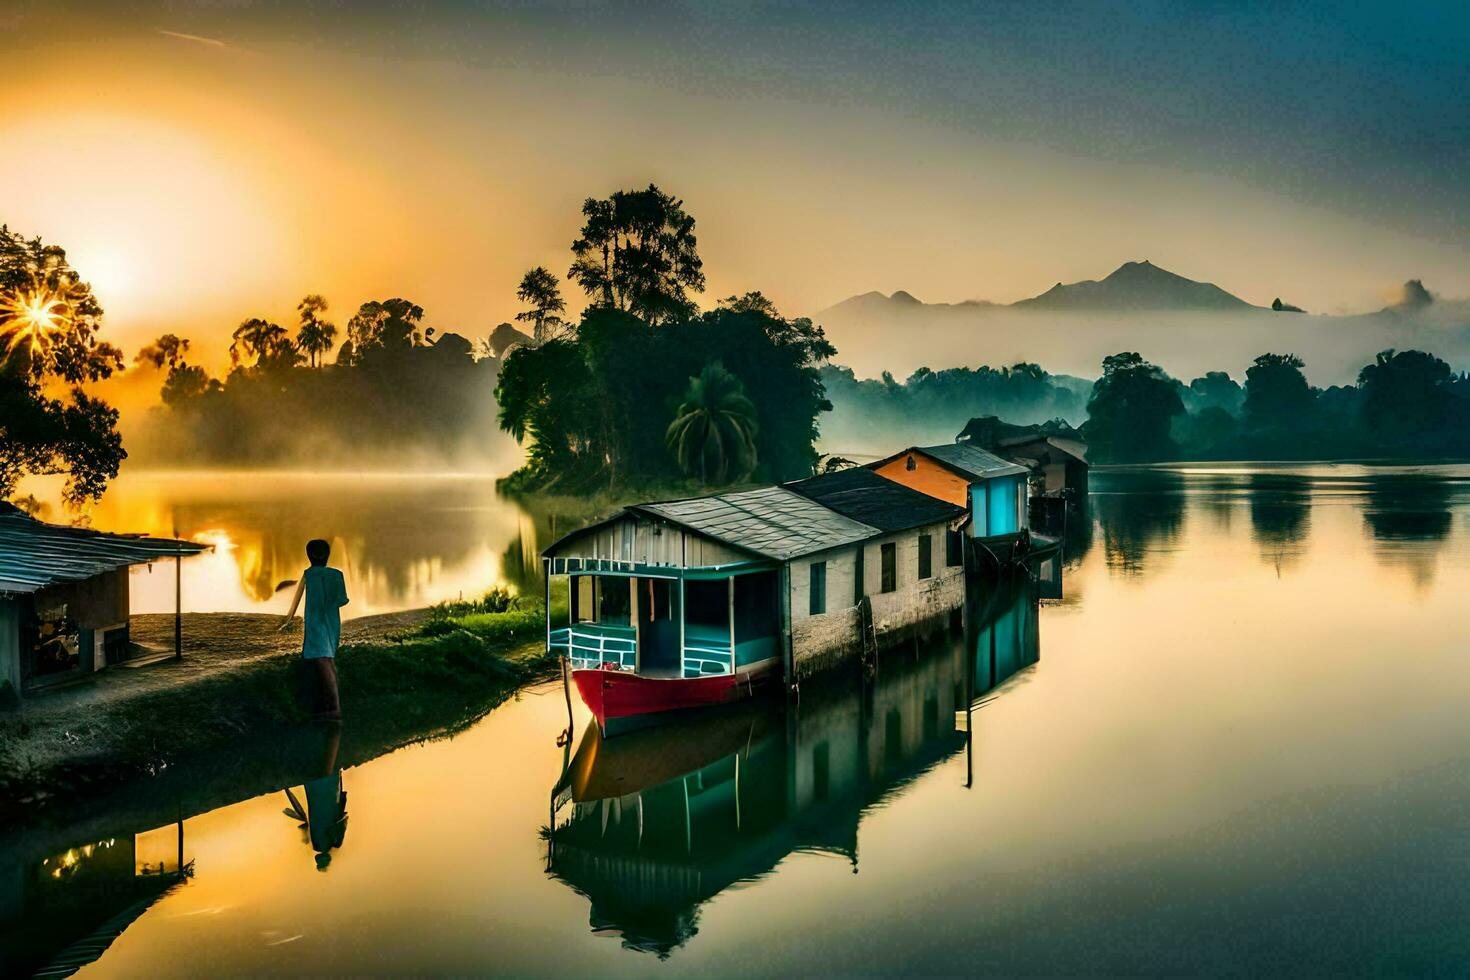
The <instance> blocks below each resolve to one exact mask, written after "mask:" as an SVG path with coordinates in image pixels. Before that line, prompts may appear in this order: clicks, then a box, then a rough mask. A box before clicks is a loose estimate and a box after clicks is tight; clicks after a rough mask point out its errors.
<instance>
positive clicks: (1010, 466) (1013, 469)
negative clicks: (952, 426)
mask: <svg viewBox="0 0 1470 980" xmlns="http://www.w3.org/2000/svg"><path fill="white" fill-rule="evenodd" d="M918 450H919V452H921V453H923V454H924V455H926V456H932V457H934V458H935V459H937V460H939V461H940V462H941V463H943V464H945V465H946V466H948V467H950V468H951V469H955V470H959V471H960V472H962V473H965V474H967V475H969V476H973V477H977V478H979V479H982V480H990V479H994V478H995V477H998V476H1011V475H1013V474H1017V473H1025V472H1026V468H1025V467H1024V466H1017V465H1016V464H1015V463H1012V462H1010V461H1008V460H1004V459H1001V458H1000V457H999V456H997V455H995V454H994V453H988V452H986V451H985V450H983V449H981V448H979V447H978V446H971V445H968V444H966V443H963V442H947V443H944V444H943V445H940V446H919V447H918Z"/></svg>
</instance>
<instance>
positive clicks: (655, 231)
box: [567, 184, 704, 326]
mask: <svg viewBox="0 0 1470 980" xmlns="http://www.w3.org/2000/svg"><path fill="white" fill-rule="evenodd" d="M582 217H583V218H584V219H585V220H584V223H583V226H582V233H581V235H580V236H579V237H578V238H577V239H576V240H575V241H574V242H572V255H573V257H574V258H573V262H572V266H571V269H570V271H569V272H568V273H567V278H569V279H571V280H573V281H575V282H576V283H577V284H578V285H579V286H581V287H582V289H583V290H584V291H585V292H586V293H587V295H588V296H590V297H592V299H593V302H594V304H596V305H600V306H605V307H610V308H615V309H618V310H622V311H624V312H628V313H632V314H634V315H635V316H638V317H641V318H642V319H644V320H646V321H647V322H648V323H649V324H651V325H654V326H657V325H659V324H662V323H667V322H670V321H674V320H685V319H688V318H689V317H691V316H693V315H694V312H695V306H694V303H693V302H692V301H690V299H689V296H688V293H689V291H691V290H692V291H694V292H701V291H703V290H704V263H703V261H702V260H701V259H700V257H699V250H698V242H697V240H696V238H695V236H694V219H693V218H692V217H690V215H689V214H688V213H687V212H686V211H685V210H684V202H683V201H680V200H678V199H677V198H674V197H672V196H670V195H668V194H665V193H664V192H663V191H661V190H659V189H658V187H656V186H655V185H653V184H649V185H648V188H647V189H646V190H641V191H615V192H614V193H613V194H612V196H611V197H609V198H607V199H605V200H598V199H596V198H588V199H587V200H586V201H585V202H584V203H583V205H582Z"/></svg>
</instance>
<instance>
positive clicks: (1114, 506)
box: [1090, 469, 1185, 575]
mask: <svg viewBox="0 0 1470 980" xmlns="http://www.w3.org/2000/svg"><path fill="white" fill-rule="evenodd" d="M1099 477H1100V478H1099V479H1098V480H1096V481H1094V482H1093V485H1092V486H1093V491H1092V494H1091V500H1090V504H1091V510H1092V513H1093V514H1094V515H1095V517H1096V519H1097V523H1098V526H1099V528H1100V530H1101V531H1102V540H1103V554H1104V557H1105V559H1106V561H1107V564H1108V567H1109V568H1112V569H1115V570H1117V571H1120V572H1123V573H1126V574H1130V575H1137V574H1140V573H1142V572H1143V571H1145V570H1146V566H1148V565H1149V564H1150V563H1152V562H1155V561H1158V560H1159V558H1160V557H1161V556H1162V555H1163V554H1166V553H1167V552H1168V550H1169V549H1168V548H1167V547H1165V545H1168V544H1170V543H1171V542H1173V541H1174V540H1175V539H1177V537H1178V535H1179V530H1180V528H1181V526H1182V525H1183V522H1184V505H1185V496H1184V477H1183V476H1182V475H1181V474H1179V473H1177V472H1174V471H1172V470H1147V469H1145V470H1124V471H1114V472H1110V473H1106V474H1100V475H1099Z"/></svg>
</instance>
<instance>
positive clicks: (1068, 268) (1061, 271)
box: [0, 29, 1470, 365]
mask: <svg viewBox="0 0 1470 980" xmlns="http://www.w3.org/2000/svg"><path fill="white" fill-rule="evenodd" d="M27 40H28V41H29V43H28V44H27V45H25V46H23V47H22V49H21V50H20V51H18V52H16V53H15V54H13V55H12V56H11V57H10V58H9V59H8V60H9V62H10V64H9V70H8V71H7V72H6V74H5V78H4V81H3V82H0V91H3V93H4V95H5V96H6V98H5V102H6V104H7V105H8V106H9V107H10V110H9V111H8V112H7V113H6V114H5V116H4V118H3V120H0V145H3V146H5V147H6V153H5V154H4V155H3V156H0V187H5V188H7V189H10V190H11V191H12V193H9V194H7V195H6V205H7V206H6V210H5V213H4V214H3V215H0V220H4V221H6V222H7V223H9V224H10V225H11V227H12V228H16V229H19V230H22V231H24V232H26V233H28V234H40V235H42V236H43V237H44V238H45V239H46V240H48V241H52V242H56V243H58V244H61V245H64V246H65V247H66V248H67V249H68V251H69V253H70V254H71V257H72V260H73V262H74V264H75V265H76V266H77V267H78V269H79V270H80V271H81V273H82V274H83V275H84V276H85V277H87V278H88V279H90V280H91V281H92V283H93V285H94V287H95V288H96V290H97V292H98V294H99V297H100V299H101V300H102V302H103V304H104V306H105V307H106V309H107V311H108V314H109V319H108V323H109V334H110V335H111V336H112V337H113V339H115V340H117V341H118V342H120V343H121V344H123V346H124V347H125V348H127V349H128V350H129V351H132V350H134V349H136V348H137V347H138V346H139V345H141V344H142V343H144V342H146V341H147V340H148V339H150V338H151V337H153V336H155V335H157V334H158V333H161V332H164V331H175V332H180V333H182V334H184V335H186V336H189V337H191V338H193V339H194V341H195V345H196V348H197V349H201V350H202V353H203V356H204V358H205V360H207V361H210V362H212V363H214V364H216V365H218V364H219V363H221V362H222V360H223V351H224V346H225V338H227V337H228V334H229V332H230V330H231V329H233V327H234V326H235V325H236V324H237V323H238V322H239V321H240V320H241V319H243V318H245V317H248V316H256V315H264V316H267V317H270V318H273V319H277V320H279V321H281V322H284V323H289V322H291V321H292V319H293V311H294V307H295V303H296V301H297V300H298V299H299V298H300V297H301V296H302V295H303V294H304V293H307V292H321V293H323V294H325V295H326V296H327V298H328V299H329V301H330V302H331V303H332V315H333V316H334V317H335V318H336V319H337V320H338V322H339V323H341V322H344V321H345V320H346V319H347V317H348V316H350V313H351V311H352V310H353V309H355V308H356V306H357V305H358V304H359V303H360V302H362V301H364V300H366V299H369V298H386V297H389V296H397V295H401V296H406V297H409V298H411V299H413V300H415V301H417V302H418V303H420V304H421V305H423V306H424V307H425V308H426V310H427V312H428V317H427V319H428V322H429V323H430V324H431V325H434V326H437V327H439V328H440V329H441V330H442V329H451V330H457V331H459V332H462V333H464V334H466V335H468V336H471V337H478V336H483V335H485V334H487V333H488V332H489V331H490V329H491V328H492V327H493V326H494V325H495V324H496V323H497V322H500V321H502V320H505V319H508V318H510V316H512V315H513V314H514V312H515V311H516V309H517V304H516V301H515V298H514V288H515V283H516V281H517V280H518V278H519V276H520V274H521V272H523V271H524V270H525V269H526V268H527V267H529V266H531V265H534V264H538V263H541V264H545V265H547V266H548V267H550V268H551V269H552V270H553V271H554V272H556V273H557V274H558V275H561V274H564V273H565V270H566V266H567V264H568V259H569V257H568V253H567V245H568V244H569V242H570V240H571V239H572V237H573V236H574V235H575V233H576V231H577V225H578V221H577V209H578V207H579V205H580V201H581V199H582V198H583V197H586V196H588V195H593V194H596V195H603V194H606V193H608V192H610V191H611V190H613V189H615V188H617V187H625V186H634V185H637V184H640V183H642V182H646V181H649V180H653V181H656V182H658V183H659V184H660V185H662V186H664V187H665V188H666V189H668V190H670V191H672V192H674V193H676V194H678V195H680V196H682V197H684V199H685V201H686V205H687V206H688V208H689V209H690V211H691V212H692V213H693V214H694V215H695V217H696V218H697V220H698V222H699V228H698V230H699V235H700V244H701V251H702V253H703V255H704V258H705V262H706V269H707V271H708V274H709V291H708V292H707V293H706V294H705V296H704V297H703V299H704V301H705V302H706V303H707V304H712V303H713V301H714V299H715V298H716V297H719V296H723V295H727V294H729V293H732V292H735V291H744V290H747V289H761V290H764V291H765V292H766V293H767V294H768V295H770V296H772V297H773V298H775V299H776V301H777V302H778V304H779V305H780V306H781V307H782V308H783V310H785V311H787V312H789V313H793V314H797V313H811V312H815V311H816V310H819V309H821V308H822V307H825V306H826V305H829V304H831V303H833V302H836V301H838V300H840V299H842V298H844V297H846V296H848V295H850V294H853V293H857V292H863V291H866V290H869V289H880V290H883V291H885V292H887V291H891V290H894V289H899V288H903V289H907V290H909V291H910V292H913V293H914V294H916V295H918V296H919V297H920V298H922V299H925V300H930V301H955V300H961V299H966V298H989V299H996V300H1013V299H1017V298H1020V297H1023V296H1027V295H1032V294H1035V293H1037V292H1040V291H1042V290H1044V289H1045V288H1047V287H1048V286H1050V285H1051V284H1052V283H1054V282H1056V281H1058V280H1067V281H1072V280H1075V279H1080V278H1092V277H1100V276H1102V275H1104V274H1106V273H1107V272H1109V271H1110V270H1111V269H1113V268H1114V267H1116V266H1117V265H1118V264H1119V263H1121V262H1122V261H1125V260H1128V259H1142V258H1149V259H1151V260H1153V261H1154V262H1155V263H1156V264H1159V265H1162V266H1164V267H1166V268H1169V269H1171V270H1173V271H1176V272H1179V273H1181V274H1183V275H1187V276H1191V277H1194V278H1200V279H1210V280H1213V281H1215V282H1217V283H1218V284H1220V285H1221V286H1223V287H1224V288H1226V289H1229V290H1231V291H1232V292H1235V293H1237V294H1239V295H1241V296H1243V297H1244V298H1246V299H1248V300H1250V301H1252V302H1256V303H1269V302H1270V300H1271V299H1272V297H1274V296H1277V295H1281V296H1283V297H1285V298H1287V299H1288V300H1289V301H1291V302H1296V303H1299V304H1302V305H1305V306H1307V307H1309V308H1311V309H1313V310H1317V311H1323V312H1334V311H1356V310H1361V309H1367V308H1372V307H1374V306H1376V305H1381V299H1382V297H1383V296H1384V295H1385V294H1386V293H1387V292H1388V291H1389V290H1390V289H1391V288H1392V287H1393V286H1394V285H1396V284H1397V283H1399V282H1402V281H1403V280H1404V279H1406V278H1409V277H1411V276H1413V277H1422V278H1424V280H1425V281H1426V282H1427V283H1429V284H1430V286H1431V288H1434V289H1436V290H1437V291H1441V292H1443V293H1445V294H1447V295H1466V294H1470V262H1467V259H1470V250H1467V248H1466V247H1465V246H1464V245H1463V243H1455V242H1449V241H1446V240H1444V239H1443V237H1442V236H1441V237H1434V236H1427V235H1426V236H1424V237H1419V236H1416V235H1414V234H1410V233H1408V232H1406V231H1404V230H1403V229H1402V228H1396V229H1390V228H1386V227H1382V226H1380V225H1378V224H1375V223H1374V222H1373V221H1370V220H1368V219H1365V218H1363V217H1361V216H1355V215H1352V214H1347V213H1343V212H1342V211H1340V210H1329V209H1327V208H1324V207H1321V206H1308V205H1301V204H1297V203H1293V201H1292V200H1290V199H1288V198H1287V197H1285V196H1278V195H1276V194H1273V193H1272V192H1271V191H1270V189H1269V188H1265V187H1262V186H1260V185H1259V183H1256V184H1246V183H1244V182H1239V181H1233V180H1231V179H1228V178H1226V177H1223V176H1221V175H1219V174H1206V173H1199V172H1195V171H1193V170H1191V169H1189V168H1187V167H1177V166H1170V165H1168V164H1167V162H1166V161H1161V162H1159V163H1156V164H1147V165H1145V164H1138V163H1125V162H1119V161H1116V160H1113V161H1109V160H1099V159H1090V158H1088V157H1087V156H1085V155H1079V154H1078V153H1076V152H1075V151H1063V150H1061V149H1057V148H1054V147H1043V146H1040V145H1036V144H1030V143H1026V142H1023V141H1017V140H1016V139H1014V138H990V137H988V136H987V134H986V133H984V132H977V131H975V130H974V129H973V128H972V127H963V128H962V127H954V126H948V125H944V124H942V123H941V122H940V121H938V120H936V119H926V118H921V117H916V116H913V115H906V114H903V113H899V112H895V111H892V110H891V109H874V108H873V107H871V106H867V105H861V104H856V103H854V104H844V103H842V102H834V101H833V100H831V99H818V98H816V97H815V96H809V95H806V96H804V95H803V94H801V93H790V92H782V91H766V92H763V93H755V94H752V93H751V92H744V93H741V94H740V95H739V96H738V97H735V96H732V97H729V98H725V97H722V96H721V95H720V94H719V93H717V92H714V93H712V92H710V91H708V90H681V89H680V88H679V86H677V85H666V84H662V83H661V82H660V81H659V79H657V78H652V79H650V78H649V77H646V76H645V77H639V78H631V79H629V78H617V77H607V76H605V75H599V76H595V77H592V76H589V75H586V74H583V75H580V76H578V75H573V74H569V73H566V72H564V71H561V70H559V68H558V67H557V66H556V65H555V64H549V65H544V66H532V67H524V66H512V67H502V66H496V65H493V64H492V65H485V64H467V63H465V62H463V61H462V60H457V59H454V58H445V59H442V60H441V59H436V58H434V57H430V56H425V55H423V54H418V55H416V56H415V57H412V58H404V59H401V60H394V61H386V60H384V59H383V58H381V57H379V56H377V55H375V54H374V49H370V48H369V49H364V48H362V47H361V46H348V45H344V46H343V47H342V49H340V50H338V49H336V48H334V46H333V44H332V43H331V41H330V40H329V39H322V38H314V39H309V40H308V41H303V40H302V39H300V38H294V37H293V38H286V39H276V40H268V41H266V42H264V43H260V42H255V41H252V42H249V43H244V44H235V43H233V42H230V43H223V44H217V43H206V42H205V41H200V40H191V39H188V38H183V37H178V36H172V35H168V34H165V33H161V32H160V30H159V29H155V30H152V31H148V30H133V31H131V32H128V33H127V34H126V35H125V36H119V37H100V36H99V37H97V38H92V39H88V40H74V41H71V42H69V43H66V44H60V43H50V42H48V41H46V39H44V38H37V37H34V36H31V37H29V38H28V39H27ZM17 189H18V190H19V191H20V192H19V193H15V192H14V191H16V190H17ZM836 340H837V342H838V346H839V348H840V347H841V338H840V337H838V338H836ZM839 360H841V357H840V356H839Z"/></svg>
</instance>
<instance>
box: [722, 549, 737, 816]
mask: <svg viewBox="0 0 1470 980" xmlns="http://www.w3.org/2000/svg"><path fill="white" fill-rule="evenodd" d="M725 581H727V582H729V583H730V673H732V674H733V673H734V672H735V576H734V575H731V576H730V577H729V578H728V579H726V580H725ZM737 808H738V807H737Z"/></svg>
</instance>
